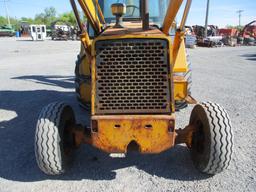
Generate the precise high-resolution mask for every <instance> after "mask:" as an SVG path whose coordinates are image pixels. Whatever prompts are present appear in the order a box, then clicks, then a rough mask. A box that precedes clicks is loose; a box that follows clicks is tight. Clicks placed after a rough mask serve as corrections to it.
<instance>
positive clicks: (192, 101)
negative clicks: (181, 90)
mask: <svg viewBox="0 0 256 192" xmlns="http://www.w3.org/2000/svg"><path fill="white" fill-rule="evenodd" d="M185 101H186V102H187V103H188V104H198V101H197V100H196V99H195V98H193V97H192V96H191V95H188V96H187V97H186V98H185Z"/></svg>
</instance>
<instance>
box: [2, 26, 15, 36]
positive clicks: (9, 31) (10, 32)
mask: <svg viewBox="0 0 256 192" xmlns="http://www.w3.org/2000/svg"><path fill="white" fill-rule="evenodd" d="M0 36H8V37H13V36H15V30H14V29H13V28H12V27H11V26H8V25H3V26H0Z"/></svg>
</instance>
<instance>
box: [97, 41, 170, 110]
mask: <svg viewBox="0 0 256 192" xmlns="http://www.w3.org/2000/svg"><path fill="white" fill-rule="evenodd" d="M96 54H97V56H96V100H95V102H96V103H95V111H96V114H156V113H157V114H164V113H170V112H171V106H170V88H169V86H170V83H169V78H168V76H169V71H170V70H169V64H168V63H169V62H168V43H167V41H166V40H161V39H136V40H134V39H122V40H105V41H98V42H96Z"/></svg>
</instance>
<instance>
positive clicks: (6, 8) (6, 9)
mask: <svg viewBox="0 0 256 192" xmlns="http://www.w3.org/2000/svg"><path fill="white" fill-rule="evenodd" d="M4 6H5V12H6V18H7V21H8V25H9V26H11V22H10V17H9V12H8V7H7V3H6V0H4Z"/></svg>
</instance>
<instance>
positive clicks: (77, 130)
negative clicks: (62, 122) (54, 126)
mask: <svg viewBox="0 0 256 192" xmlns="http://www.w3.org/2000/svg"><path fill="white" fill-rule="evenodd" d="M69 130H70V133H71V134H72V135H73V138H74V144H75V146H76V147H79V146H80V145H81V144H83V143H86V144H90V145H91V144H92V138H91V130H90V129H88V128H84V127H83V126H82V125H73V126H72V127H70V128H69Z"/></svg>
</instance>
